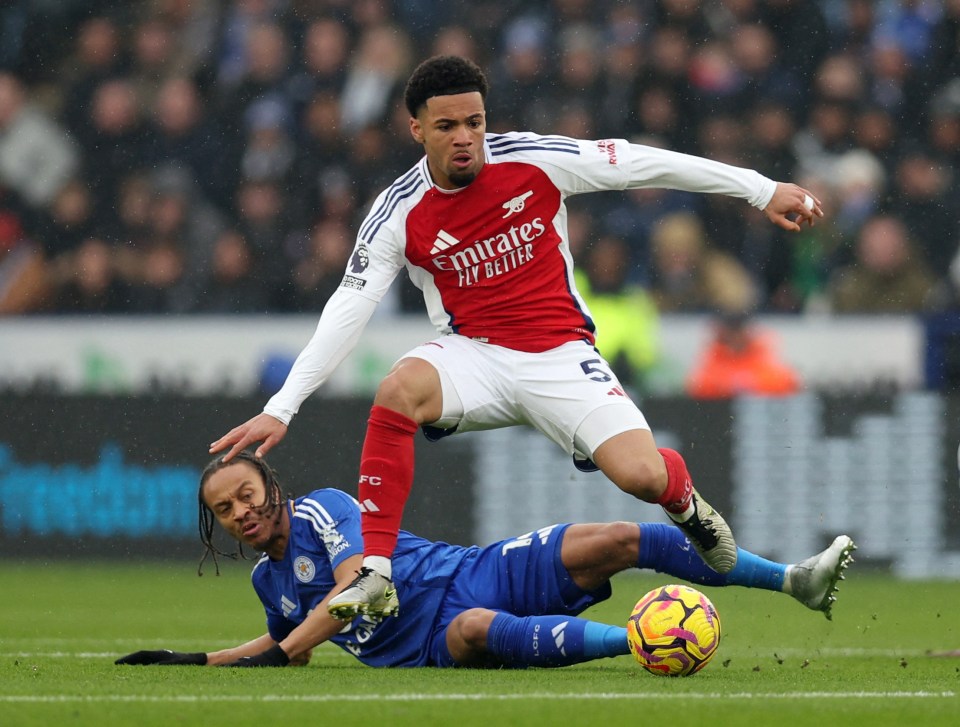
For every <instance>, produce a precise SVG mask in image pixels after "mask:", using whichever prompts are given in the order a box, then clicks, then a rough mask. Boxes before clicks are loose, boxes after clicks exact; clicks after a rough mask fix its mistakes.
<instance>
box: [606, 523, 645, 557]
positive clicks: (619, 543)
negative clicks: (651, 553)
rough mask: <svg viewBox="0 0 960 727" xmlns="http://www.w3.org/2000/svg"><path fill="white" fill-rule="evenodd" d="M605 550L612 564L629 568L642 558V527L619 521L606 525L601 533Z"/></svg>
mask: <svg viewBox="0 0 960 727" xmlns="http://www.w3.org/2000/svg"><path fill="white" fill-rule="evenodd" d="M600 536H601V537H602V538H603V540H604V546H603V547H604V550H605V551H606V553H607V554H608V558H609V560H610V561H611V562H615V563H618V564H620V565H621V566H622V567H623V568H628V567H630V566H632V565H633V564H635V563H636V562H637V558H639V556H640V526H639V525H637V524H636V523H631V522H626V521H618V522H612V523H605V524H604V525H603V528H602V529H601V531H600Z"/></svg>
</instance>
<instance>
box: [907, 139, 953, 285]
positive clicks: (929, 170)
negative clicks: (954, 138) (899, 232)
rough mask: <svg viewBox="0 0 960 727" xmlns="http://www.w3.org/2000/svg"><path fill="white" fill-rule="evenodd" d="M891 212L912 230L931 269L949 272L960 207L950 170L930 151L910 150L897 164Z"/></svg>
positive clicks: (916, 147) (919, 249)
mask: <svg viewBox="0 0 960 727" xmlns="http://www.w3.org/2000/svg"><path fill="white" fill-rule="evenodd" d="M895 175H896V176H895V184H894V186H893V191H894V194H893V202H892V204H891V205H890V211H891V212H893V213H894V214H896V215H897V216H898V217H899V218H900V219H901V220H903V223H904V225H905V226H906V227H907V229H909V230H910V233H911V235H912V236H913V239H914V240H915V241H916V243H915V244H916V245H917V246H918V247H917V251H918V252H919V253H920V254H921V255H922V256H923V258H924V259H925V260H926V262H927V265H928V266H929V267H930V268H931V269H932V270H939V271H942V270H946V269H947V267H948V266H949V265H950V261H951V260H952V259H953V254H954V252H955V251H956V249H957V241H958V239H960V237H958V230H957V222H958V220H960V205H958V204H957V201H956V196H955V195H951V194H950V181H951V179H950V171H949V170H948V169H947V168H946V167H944V165H943V163H942V161H941V160H939V159H937V158H936V157H935V156H934V155H933V154H931V153H930V152H929V151H928V150H927V149H925V148H923V147H918V146H914V147H912V148H909V149H907V150H906V151H905V152H904V153H903V155H902V156H901V157H900V160H899V161H898V162H897V166H896V170H895Z"/></svg>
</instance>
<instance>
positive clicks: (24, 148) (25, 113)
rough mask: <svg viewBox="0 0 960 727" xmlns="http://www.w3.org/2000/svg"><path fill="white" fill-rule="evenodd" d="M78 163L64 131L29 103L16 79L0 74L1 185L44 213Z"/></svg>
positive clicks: (6, 74)
mask: <svg viewBox="0 0 960 727" xmlns="http://www.w3.org/2000/svg"><path fill="white" fill-rule="evenodd" d="M78 163H79V155H78V151H77V148H76V147H75V145H74V144H73V142H72V141H71V139H70V137H69V136H68V135H67V132H66V130H65V129H63V128H62V127H61V126H60V125H59V124H58V123H57V122H56V121H55V120H54V119H53V118H51V117H50V116H48V115H47V114H46V113H44V112H43V111H42V110H41V109H40V108H39V107H37V106H35V105H33V104H32V103H30V101H29V100H28V99H27V97H26V89H24V87H23V84H22V83H21V82H20V79H19V78H17V77H16V76H15V75H14V74H12V73H9V72H6V71H0V184H2V185H4V186H5V187H8V188H9V189H11V190H12V191H14V192H16V193H17V194H18V195H19V196H20V198H21V199H23V200H24V202H26V203H27V204H28V205H30V206H31V207H33V208H35V209H43V208H46V207H47V206H49V205H50V203H51V202H53V200H54V198H55V197H56V196H57V193H58V192H59V191H60V190H61V189H62V188H63V186H64V185H65V184H66V183H67V181H69V180H70V179H71V178H72V177H73V175H74V174H75V172H76V171H77V167H78Z"/></svg>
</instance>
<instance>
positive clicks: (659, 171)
mask: <svg viewBox="0 0 960 727" xmlns="http://www.w3.org/2000/svg"><path fill="white" fill-rule="evenodd" d="M628 173H629V175H630V181H629V182H628V183H627V189H645V188H653V187H656V188H660V189H679V190H682V191H684V192H703V193H706V194H725V195H728V196H730V197H739V198H740V199H745V200H746V201H747V202H749V203H750V204H751V205H753V206H754V207H756V208H758V209H764V208H765V207H766V206H767V205H768V204H770V200H771V198H772V197H773V193H774V192H775V191H776V189H777V183H776V182H774V181H773V180H772V179H768V178H767V177H765V176H763V175H762V174H760V173H759V172H755V171H753V170H752V169H744V168H742V167H734V166H731V165H730V164H724V163H722V162H716V161H713V160H711V159H704V158H703V157H697V156H691V155H689V154H681V153H679V152H675V151H668V150H666V149H658V148H656V147H652V146H644V145H642V144H630V166H629V171H628Z"/></svg>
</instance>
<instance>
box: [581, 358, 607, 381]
mask: <svg viewBox="0 0 960 727" xmlns="http://www.w3.org/2000/svg"><path fill="white" fill-rule="evenodd" d="M601 366H603V361H602V360H601V359H599V358H589V359H587V360H586V361H581V362H580V368H582V369H583V373H584V374H586V376H587V378H588V379H590V380H591V381H599V382H600V383H603V382H605V381H610V380H612V379H613V377H612V376H611V375H610V374H608V373H607V372H606V371H604V370H603V369H602V368H600V367H601Z"/></svg>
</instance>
